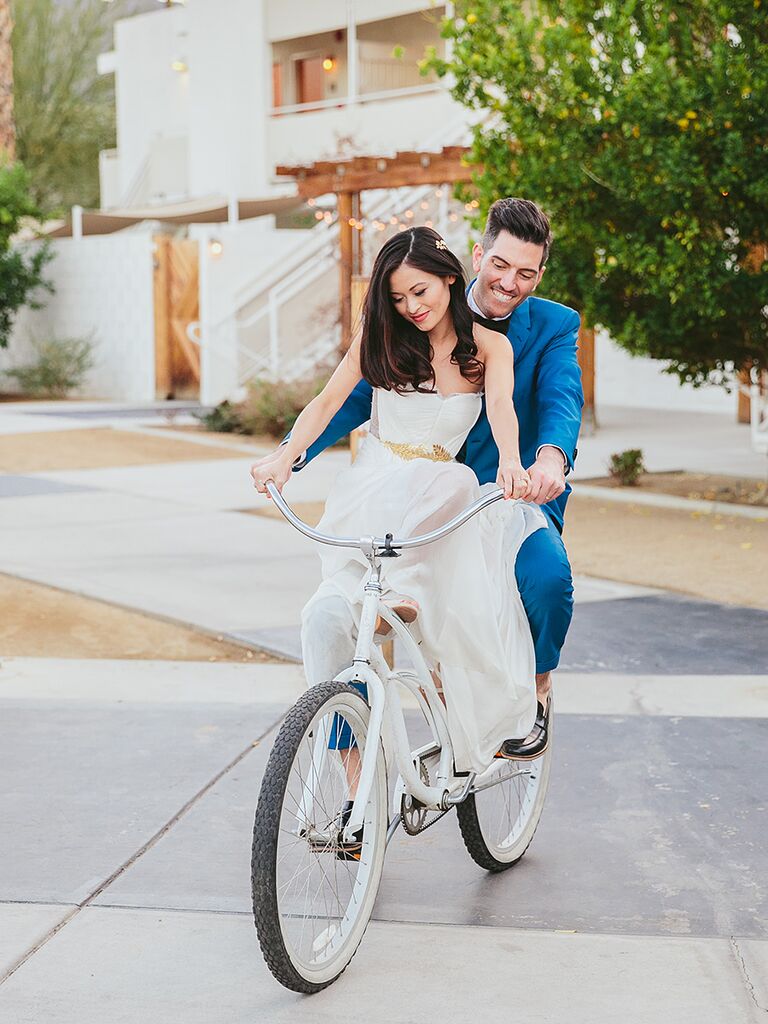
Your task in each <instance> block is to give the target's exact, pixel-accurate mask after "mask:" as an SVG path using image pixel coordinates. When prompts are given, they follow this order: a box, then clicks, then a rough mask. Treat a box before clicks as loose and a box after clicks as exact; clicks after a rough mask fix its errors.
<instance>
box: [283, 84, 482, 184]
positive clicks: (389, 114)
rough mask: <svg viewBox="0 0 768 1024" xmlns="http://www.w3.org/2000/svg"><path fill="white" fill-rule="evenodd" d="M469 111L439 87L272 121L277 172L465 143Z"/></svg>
mask: <svg viewBox="0 0 768 1024" xmlns="http://www.w3.org/2000/svg"><path fill="white" fill-rule="evenodd" d="M466 124H467V115H466V111H465V110H464V109H463V108H462V107H460V106H459V105H458V104H456V103H454V101H453V100H452V99H451V97H450V96H449V95H448V93H447V92H446V91H445V89H443V88H442V87H441V86H439V85H427V86H423V85H422V86H416V87H414V88H410V89H400V90H386V91H383V92H379V93H371V94H368V95H365V96H358V97H357V99H356V100H344V101H342V102H333V103H329V104H323V105H322V106H315V107H313V108H312V109H302V110H300V111H298V112H295V113H294V114H286V115H284V116H279V117H278V116H275V117H272V118H270V120H269V123H268V125H267V149H268V160H269V163H270V165H271V166H273V167H274V166H277V165H279V164H289V165H290V164H303V163H312V162H314V161H316V160H334V159H339V158H342V157H348V156H353V155H366V154H368V155H374V156H375V155H377V154H379V153H381V154H387V153H393V152H396V151H398V150H412V149H432V148H439V147H440V146H443V145H452V144H455V143H459V142H461V141H463V138H464V133H465V128H466Z"/></svg>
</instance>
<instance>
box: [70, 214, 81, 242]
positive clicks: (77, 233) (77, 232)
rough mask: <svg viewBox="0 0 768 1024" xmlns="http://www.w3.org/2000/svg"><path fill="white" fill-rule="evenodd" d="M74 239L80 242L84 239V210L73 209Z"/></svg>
mask: <svg viewBox="0 0 768 1024" xmlns="http://www.w3.org/2000/svg"><path fill="white" fill-rule="evenodd" d="M72 237H73V238H74V239H76V240H77V241H79V240H80V239H81V238H82V237H83V208H82V206H77V205H75V206H73V207H72Z"/></svg>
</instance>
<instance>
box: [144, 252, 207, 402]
mask: <svg viewBox="0 0 768 1024" xmlns="http://www.w3.org/2000/svg"><path fill="white" fill-rule="evenodd" d="M198 254H199V249H198V244H197V242H195V241H190V240H189V239H175V238H169V237H168V236H167V235H158V236H157V237H156V238H155V286H154V293H155V394H156V395H157V397H158V398H198V397H199V395H200V348H199V346H198V345H196V344H195V343H194V342H193V341H190V339H189V336H188V335H187V327H188V326H189V325H190V324H191V323H193V322H194V321H196V320H198V319H199V316H200V288H199V280H200V278H199V267H198Z"/></svg>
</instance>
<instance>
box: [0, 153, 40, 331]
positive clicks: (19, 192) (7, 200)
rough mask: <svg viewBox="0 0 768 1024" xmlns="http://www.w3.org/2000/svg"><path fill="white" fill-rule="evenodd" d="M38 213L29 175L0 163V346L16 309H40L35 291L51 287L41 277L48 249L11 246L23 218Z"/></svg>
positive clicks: (34, 216) (15, 166)
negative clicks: (24, 307) (26, 306)
mask: <svg viewBox="0 0 768 1024" xmlns="http://www.w3.org/2000/svg"><path fill="white" fill-rule="evenodd" d="M39 216H40V210H39V209H38V207H37V204H36V203H35V201H34V199H33V198H32V196H31V194H30V188H29V176H28V174H27V172H26V171H25V170H24V168H23V167H22V166H21V164H15V165H13V166H12V167H3V166H2V165H0V348H5V347H6V346H7V344H8V339H9V337H10V334H11V328H12V326H13V320H14V317H15V315H16V313H17V312H18V310H19V309H20V308H21V307H22V306H24V305H29V306H31V307H32V308H33V309H39V308H40V303H39V302H38V301H37V299H36V298H35V296H34V292H35V291H36V290H37V289H40V288H41V287H42V288H45V289H47V290H48V291H52V290H53V289H52V287H51V285H50V284H49V283H48V282H46V281H45V280H44V278H43V270H44V268H45V265H46V264H47V263H48V261H49V260H50V259H51V252H50V248H49V247H48V246H47V245H36V246H35V247H34V248H33V249H32V250H30V251H26V250H25V247H24V246H22V245H11V240H12V239H13V237H14V235H16V234H17V232H18V231H19V228H20V227H21V224H22V221H23V220H24V219H26V218H33V219H37V218H38V217H39Z"/></svg>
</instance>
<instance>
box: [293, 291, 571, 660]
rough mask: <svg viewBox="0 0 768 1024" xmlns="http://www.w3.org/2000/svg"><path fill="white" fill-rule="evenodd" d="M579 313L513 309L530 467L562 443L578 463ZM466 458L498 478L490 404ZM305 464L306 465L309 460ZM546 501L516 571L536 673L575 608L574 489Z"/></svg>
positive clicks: (358, 404) (347, 417)
mask: <svg viewBox="0 0 768 1024" xmlns="http://www.w3.org/2000/svg"><path fill="white" fill-rule="evenodd" d="M578 328H579V316H578V314H577V313H576V312H575V311H574V310H572V309H569V308H568V307H567V306H562V305H560V303H557V302H551V301H549V300H548V299H539V298H537V297H536V296H533V295H532V296H530V297H529V298H528V299H526V300H525V301H524V302H523V303H522V304H521V305H520V306H518V308H517V309H516V310H515V311H514V313H513V314H512V316H511V318H510V321H509V326H508V328H507V337H508V338H509V341H510V343H511V345H512V348H513V350H514V354H515V389H514V395H513V397H514V401H515V408H516V410H517V416H518V419H519V421H520V455H521V458H522V461H523V465H524V466H530V465H532V464H533V462H534V461H535V459H536V454H537V452H538V449H539V448H540V447H541V446H542V445H545V444H551V445H555V446H557V447H558V448H560V449H561V450H562V451H563V452H564V453H565V456H566V459H567V461H568V469H569V470H570V469H571V468H573V460H574V459H575V457H576V443H577V440H578V436H579V427H580V425H581V407H582V405H583V394H582V389H581V372H580V370H579V365H578V362H577V358H576V338H577V332H578ZM371 396H372V389H371V386H370V385H369V384H367V383H366V382H365V381H360V383H359V384H358V385H357V386H356V387H355V389H354V391H353V392H352V394H351V395H350V396H349V398H348V399H347V400H346V402H345V403H344V405H343V406H342V407H341V409H339V411H338V412H337V413H336V415H335V416H334V417H333V419H332V420H331V422H330V423H329V424H328V426H327V428H326V429H325V431H324V432H323V433H322V434H321V435H320V437H319V438H318V439H317V440H316V441H315V443H314V444H313V445H312V446H311V447H310V448H309V450H308V451H307V461H309V460H310V459H313V458H314V457H315V456H316V455H319V454H320V452H322V451H323V450H324V449H325V448H328V447H329V446H330V445H332V444H335V443H336V441H338V440H339V439H340V438H342V437H345V436H346V435H347V434H349V433H350V431H352V430H354V429H355V428H356V427H359V426H360V424H361V423H365V422H366V421H367V420H368V419H370V416H371ZM459 457H460V459H461V460H462V461H464V462H465V463H466V465H467V466H469V467H470V469H472V470H473V471H474V473H475V474H476V476H477V478H478V480H479V481H480V483H481V484H483V483H488V482H493V481H495V479H496V473H497V471H498V465H499V452H498V448H497V447H496V444H495V442H494V440H493V436H492V433H491V427H490V424H489V422H488V417H487V416H486V413H485V404H483V409H482V412H481V413H480V417H479V419H478V420H477V423H475V425H474V427H473V428H472V430H471V432H470V434H469V437H468V438H467V441H466V445H465V447H464V449H463V451H462V453H460V456H459ZM302 465H303V463H302ZM570 490H571V488H570V486H568V485H566V489H565V492H564V493H563V494H561V495H560V497H559V498H556V499H555V500H554V501H551V502H550V503H549V504H548V505H544V506H543V510H544V512H545V513H546V515H547V519H548V522H549V529H547V530H538V531H537V532H536V533H534V534H532V535H531V536H530V537H529V538H528V540H527V541H526V542H525V543H524V544H523V546H522V548H521V549H520V551H519V553H518V556H517V561H516V563H515V574H516V577H517V582H518V586H519V588H520V596H521V598H522V600H523V604H524V606H525V610H526V613H527V615H528V619H529V621H530V624H531V632H532V634H533V640H534V644H535V647H536V671H537V672H548V671H550V670H551V669H553V668H556V667H557V664H558V661H559V657H560V649H561V647H562V645H563V642H564V641H565V634H566V633H567V631H568V626H569V624H570V620H571V613H572V608H573V598H572V593H573V589H572V584H571V570H570V565H569V564H568V557H567V555H566V553H565V547H564V545H563V542H562V539H561V537H560V534H561V532H562V529H563V515H564V513H565V506H566V503H567V501H568V495H569V493H570Z"/></svg>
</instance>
